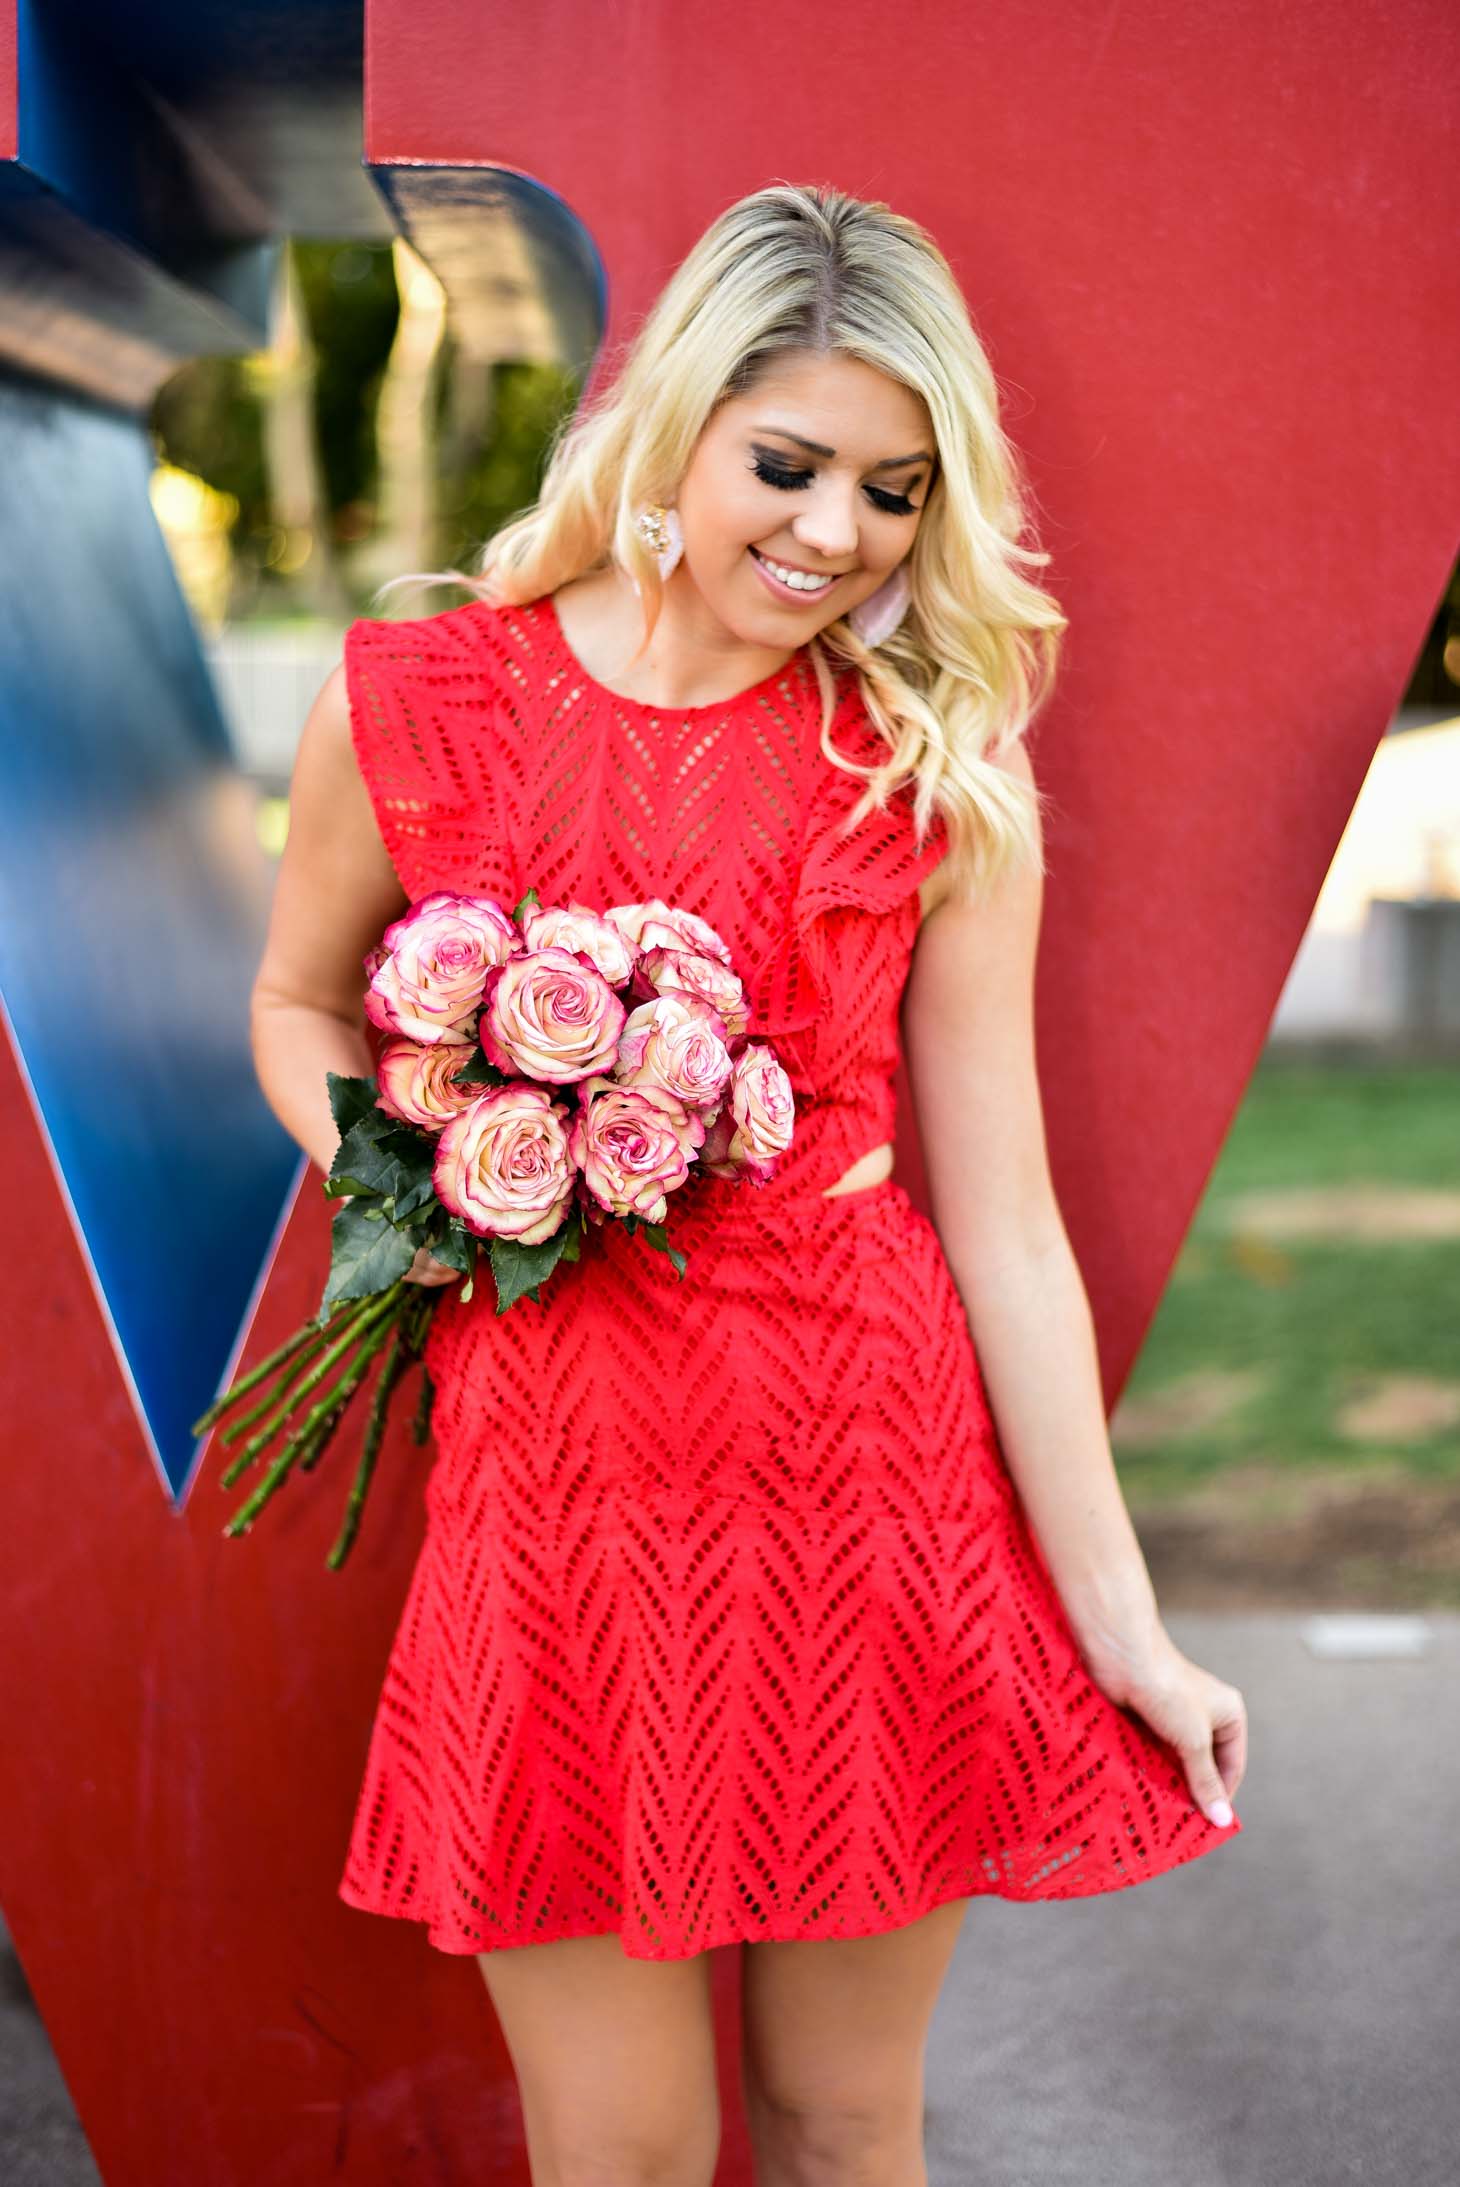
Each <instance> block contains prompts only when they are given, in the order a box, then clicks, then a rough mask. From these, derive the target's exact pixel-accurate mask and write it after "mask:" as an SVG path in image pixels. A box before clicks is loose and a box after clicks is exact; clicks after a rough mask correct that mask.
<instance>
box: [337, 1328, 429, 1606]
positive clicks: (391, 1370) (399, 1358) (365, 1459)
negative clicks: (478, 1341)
mask: <svg viewBox="0 0 1460 2187" xmlns="http://www.w3.org/2000/svg"><path fill="white" fill-rule="evenodd" d="M410 1363H411V1354H410V1352H409V1350H408V1349H406V1348H405V1347H404V1346H403V1345H402V1342H401V1332H400V1330H399V1328H397V1330H396V1332H395V1334H394V1336H393V1337H392V1338H391V1340H390V1349H389V1351H388V1352H387V1353H386V1355H385V1364H384V1365H383V1366H382V1368H381V1370H380V1380H379V1381H378V1382H377V1383H376V1385H375V1397H374V1400H373V1402H372V1404H371V1407H370V1417H369V1419H368V1420H367V1422H366V1424H365V1442H364V1446H363V1448H362V1449H361V1452H360V1463H359V1465H358V1466H357V1468H356V1470H355V1478H354V1481H353V1483H352V1484H351V1488H350V1495H349V1501H348V1502H347V1503H346V1505H345V1516H344V1520H343V1522H342V1523H341V1526H340V1531H339V1535H338V1537H337V1538H336V1541H335V1545H334V1547H333V1549H331V1551H330V1553H329V1555H328V1556H327V1557H326V1558H325V1560H324V1561H325V1563H326V1564H327V1565H328V1566H329V1568H330V1570H331V1571H332V1572H338V1571H339V1569H340V1566H341V1565H342V1564H343V1563H344V1561H345V1559H346V1557H348V1556H349V1554H350V1550H351V1547H352V1546H353V1544H354V1540H355V1535H356V1533H357V1531H358V1529H359V1525H360V1514H361V1512H362V1511H363V1510H364V1508H365V1495H366V1491H367V1490H368V1488H369V1486H370V1477H371V1475H372V1474H373V1473H374V1471H375V1460H376V1456H377V1454H378V1452H379V1449H380V1445H381V1441H382V1438H383V1437H384V1434H385V1415H386V1408H387V1406H388V1405H389V1403H390V1393H391V1391H392V1390H393V1389H394V1388H395V1385H396V1383H397V1382H398V1381H399V1380H400V1378H401V1376H402V1375H403V1374H404V1373H405V1370H406V1368H407V1367H408V1366H409V1365H410Z"/></svg>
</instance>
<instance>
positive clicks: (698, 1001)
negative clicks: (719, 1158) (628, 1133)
mask: <svg viewBox="0 0 1460 2187" xmlns="http://www.w3.org/2000/svg"><path fill="white" fill-rule="evenodd" d="M734 1067H735V1066H734V1063H733V1062H732V1060H731V1056H730V1051H729V1049H728V1048H727V1047H726V1045H725V1023H724V1020H723V1019H722V1018H721V1017H720V1015H719V1013H718V1012H717V1011H715V1010H713V1009H712V1008H711V1007H710V1005H709V1003H707V1002H705V1001H704V1000H702V998H701V997H700V996H698V995H690V994H685V993H681V992H680V991H678V990H676V989H671V990H670V991H669V992H668V993H667V994H663V995H656V996H654V997H653V999H652V1000H651V1001H649V1002H641V1003H640V1004H639V1005H638V1006H637V1008H635V1009H633V1010H631V1011H630V1012H629V1014H628V1017H627V1019H626V1020H625V1022H624V1029H623V1031H622V1033H620V1035H619V1043H618V1063H617V1066H616V1068H615V1071H614V1076H615V1078H616V1079H617V1080H618V1083H619V1084H620V1085H621V1086H660V1087H662V1088H663V1089H664V1090H665V1092H666V1093H672V1094H673V1095H674V1096H675V1098H676V1100H678V1101H682V1102H683V1104H684V1106H685V1107H686V1108H687V1109H699V1110H701V1111H704V1110H706V1109H713V1108H714V1107H715V1106H716V1105H717V1103H718V1102H719V1100H720V1097H721V1095H722V1094H723V1093H724V1091H725V1086H726V1082H727V1081H728V1079H729V1077H730V1073H731V1071H732V1070H733V1069H734Z"/></svg>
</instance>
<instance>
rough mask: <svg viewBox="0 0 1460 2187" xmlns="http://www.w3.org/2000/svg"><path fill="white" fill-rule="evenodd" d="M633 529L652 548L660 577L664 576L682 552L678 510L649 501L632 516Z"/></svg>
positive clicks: (682, 543)
mask: <svg viewBox="0 0 1460 2187" xmlns="http://www.w3.org/2000/svg"><path fill="white" fill-rule="evenodd" d="M634 530H635V531H636V532H637V533H638V535H639V537H640V538H641V539H642V540H643V541H644V543H645V545H646V546H648V547H651V548H652V549H653V553H654V559H655V561H656V562H657V563H658V564H659V575H660V578H661V580H662V579H663V578H666V577H667V576H668V575H669V573H670V571H671V570H672V569H673V568H674V565H675V563H676V562H677V561H678V560H679V558H680V556H681V555H682V554H683V552H684V533H683V532H682V530H681V529H680V523H679V514H678V511H677V510H675V509H672V508H670V509H666V508H665V507H663V505H662V504H661V503H659V502H657V501H651V502H649V503H647V504H646V506H645V507H644V508H642V509H640V511H639V513H638V515H637V516H636V517H635V518H634Z"/></svg>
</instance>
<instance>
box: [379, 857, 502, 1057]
mask: <svg viewBox="0 0 1460 2187" xmlns="http://www.w3.org/2000/svg"><path fill="white" fill-rule="evenodd" d="M521 947H522V938H521V936H520V935H519V933H518V931H517V928H516V927H515V926H514V925H513V923H512V919H511V916H510V914H509V913H507V912H505V911H504V910H503V909H502V906H501V905H500V904H499V903H497V902H496V901H495V899H494V898H492V897H490V896H455V895H452V894H451V893H450V892H449V891H448V890H445V889H437V890H435V891H434V892H433V893H432V894H431V895H429V896H422V897H420V898H419V899H418V900H417V901H416V902H415V903H414V904H412V905H411V907H410V910H409V911H407V912H406V913H405V914H404V915H403V916H402V917H401V918H399V919H396V920H393V921H392V922H391V924H390V925H389V926H388V927H387V928H386V930H385V934H384V936H383V938H382V941H381V943H380V945H378V951H383V954H380V953H378V951H377V950H372V951H371V952H370V955H369V956H367V958H366V959H365V965H366V970H367V973H368V977H369V982H370V984H369V986H368V987H367V988H366V990H365V1015H366V1017H367V1018H368V1019H369V1020H370V1023H371V1024H372V1025H374V1026H377V1027H378V1028H379V1029H380V1031H381V1032H383V1033H400V1034H402V1035H404V1037H405V1038H406V1039H407V1040H415V1041H420V1042H422V1043H423V1044H426V1045H429V1044H431V1043H433V1042H436V1041H440V1042H443V1043H444V1044H446V1045H447V1046H454V1047H470V1046H471V1045H472V1043H473V1042H474V1040H475V1037H476V1030H475V1019H476V1013H477V1011H478V1009H479V1008H480V1005H481V999H482V987H483V983H484V981H485V979H486V976H487V974H488V972H490V971H491V970H492V969H493V968H494V967H499V966H501V965H502V964H504V963H505V962H506V961H507V960H508V959H509V958H510V957H512V956H513V955H514V954H515V953H516V952H517V951H518V950H520V949H521ZM372 964H373V969H372Z"/></svg>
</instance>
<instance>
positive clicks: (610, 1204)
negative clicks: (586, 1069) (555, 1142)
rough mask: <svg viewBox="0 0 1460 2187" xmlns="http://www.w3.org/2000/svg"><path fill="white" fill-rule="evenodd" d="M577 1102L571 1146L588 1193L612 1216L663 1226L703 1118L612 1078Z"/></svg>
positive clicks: (586, 1088) (657, 1093) (653, 1090)
mask: <svg viewBox="0 0 1460 2187" xmlns="http://www.w3.org/2000/svg"><path fill="white" fill-rule="evenodd" d="M578 1099H579V1108H578V1112H577V1114H576V1115H575V1116H574V1118H573V1121H572V1124H571V1125H570V1127H569V1131H568V1144H569V1147H570V1149H571V1152H572V1156H573V1160H574V1162H575V1163H576V1164H577V1167H578V1169H579V1170H580V1172H581V1173H582V1179H583V1190H584V1192H585V1193H586V1194H587V1196H588V1197H589V1199H590V1200H592V1201H593V1202H595V1203H596V1204H597V1206H598V1207H600V1208H602V1209H604V1210H606V1211H607V1213H608V1214H610V1215H619V1216H623V1215H637V1216H639V1217H640V1218H641V1220H642V1221H644V1222H646V1223H662V1222H663V1220H664V1217H665V1215H666V1213H667V1211H668V1204H669V1194H670V1193H671V1192H674V1191H676V1190H677V1189H678V1188H679V1186H680V1185H682V1184H683V1183H684V1181H685V1179H686V1177H687V1176H688V1175H689V1165H690V1163H691V1162H692V1161H693V1160H694V1157H695V1154H696V1152H697V1150H698V1149H699V1147H700V1144H701V1142H702V1141H703V1139H704V1136H705V1127H704V1123H703V1121H702V1119H701V1118H700V1117H699V1116H697V1115H696V1114H695V1112H694V1111H693V1110H692V1109H687V1108H686V1107H685V1106H684V1103H683V1102H682V1101H678V1100H676V1099H675V1097H674V1095H673V1094H671V1093H666V1092H665V1091H664V1090H663V1088H661V1087H654V1086H620V1085H618V1084H617V1082H616V1081H615V1080H613V1079H611V1078H603V1077H596V1078H590V1079H588V1080H586V1081H585V1083H584V1084H583V1085H582V1086H580V1087H579V1089H578Z"/></svg>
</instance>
